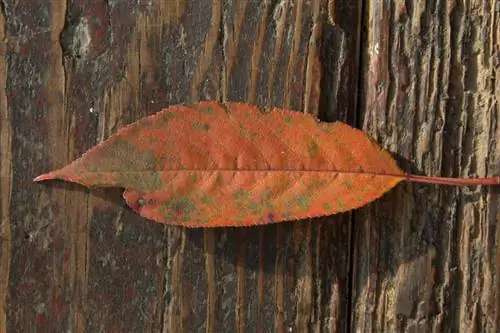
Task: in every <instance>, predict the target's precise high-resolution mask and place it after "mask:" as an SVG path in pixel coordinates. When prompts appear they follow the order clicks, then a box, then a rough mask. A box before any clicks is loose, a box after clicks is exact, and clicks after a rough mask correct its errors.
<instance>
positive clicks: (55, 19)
mask: <svg viewBox="0 0 500 333" xmlns="http://www.w3.org/2000/svg"><path fill="white" fill-rule="evenodd" d="M66 6H67V2H66V1H65V0H61V1H56V2H53V3H51V8H50V9H51V11H52V15H51V33H50V41H51V44H50V45H51V47H50V51H49V54H48V57H49V61H50V65H49V67H48V72H49V73H50V74H49V75H50V76H49V79H48V82H47V88H46V89H47V90H46V92H45V95H46V98H47V110H46V111H47V114H48V118H49V124H51V126H50V127H49V138H50V141H49V142H48V143H46V144H47V145H48V146H49V147H51V148H52V149H49V150H46V151H50V152H51V153H50V157H49V158H50V160H51V162H52V163H51V166H52V168H57V167H61V166H63V165H65V164H67V163H69V162H70V161H71V160H72V158H73V155H74V150H73V149H74V141H73V140H72V139H71V137H70V131H71V125H72V119H71V117H72V116H74V114H73V113H72V110H68V109H67V105H66V103H65V102H66V84H67V83H68V81H69V80H70V78H68V77H67V75H66V72H65V68H64V67H63V50H62V49H61V45H60V44H59V43H57V41H58V39H59V36H60V34H61V32H62V31H63V28H64V23H65V17H66ZM58 110H64V111H63V112H58ZM78 196H79V197H80V198H79V199H80V200H78V201H77V202H75V201H73V200H75V199H74V198H73V199H70V198H68V197H67V191H66V190H65V189H56V190H54V191H53V192H52V195H51V198H50V200H51V201H52V200H53V201H55V202H57V203H58V204H59V205H61V208H62V211H63V213H62V214H60V215H59V216H58V217H57V218H56V219H55V220H54V223H55V226H54V231H55V232H54V236H53V241H54V243H55V244H59V246H57V247H55V248H54V252H53V253H52V256H53V258H52V260H53V264H54V269H53V271H52V274H53V275H52V283H51V290H50V294H49V295H48V296H49V297H50V298H51V299H53V300H54V301H53V302H49V303H48V308H49V309H48V311H49V313H50V317H51V320H50V324H49V327H50V328H51V330H57V329H56V327H67V326H68V325H69V322H70V321H74V322H75V329H76V328H78V329H80V330H82V329H83V327H79V324H82V323H81V322H80V321H79V320H78V312H79V310H80V309H77V308H75V306H78V305H79V304H76V303H69V304H68V303H66V302H65V300H64V298H65V295H64V294H65V292H66V291H67V290H70V291H71V293H75V292H76V290H75V280H76V279H79V278H80V277H79V276H78V275H77V272H76V264H77V263H76V262H75V259H76V258H75V250H76V249H75V245H76V244H75V243H76V242H75V237H78V234H75V233H76V228H75V226H76V225H77V224H78V221H77V219H78V214H74V212H75V211H74V210H73V209H69V211H68V210H66V209H64V207H71V208H73V207H75V206H78V207H79V208H80V207H82V206H81V205H82V199H83V202H85V201H86V200H85V199H84V198H85V196H86V195H85V194H84V193H79V194H78ZM70 202H71V206H70V205H69V203H70ZM84 239H85V238H84ZM76 251H78V252H79V251H80V249H78V250H76ZM83 251H84V252H85V251H86V249H83ZM83 279H85V278H83ZM79 287H80V285H79ZM60 307H62V309H61V308H60ZM70 317H71V319H70Z"/></svg>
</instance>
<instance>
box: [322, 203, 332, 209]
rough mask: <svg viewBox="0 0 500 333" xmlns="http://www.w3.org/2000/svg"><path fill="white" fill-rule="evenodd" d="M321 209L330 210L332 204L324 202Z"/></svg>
mask: <svg viewBox="0 0 500 333" xmlns="http://www.w3.org/2000/svg"><path fill="white" fill-rule="evenodd" d="M323 209H325V210H330V209H332V206H330V204H329V203H328V202H325V203H324V204H323Z"/></svg>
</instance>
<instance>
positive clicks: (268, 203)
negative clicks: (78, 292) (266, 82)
mask: <svg viewBox="0 0 500 333" xmlns="http://www.w3.org/2000/svg"><path fill="white" fill-rule="evenodd" d="M499 178H500V177H495V178H483V179H449V178H439V177H422V176H412V175H406V174H405V173H404V172H403V171H401V170H400V169H399V168H398V167H397V165H396V163H395V162H394V160H393V159H392V157H391V156H390V155H389V153H387V152H386V151H384V150H382V149H381V148H380V147H379V146H378V145H377V144H376V143H375V142H374V141H373V140H372V139H370V138H369V137H368V136H366V135H365V134H364V133H363V132H361V131H359V130H357V129H354V128H352V127H350V126H348V125H346V124H343V123H340V122H336V123H319V122H318V121H317V120H316V119H315V118H314V117H312V116H310V115H306V114H303V113H299V112H293V111H289V110H282V109H274V110H273V111H272V112H270V113H263V112H262V111H260V110H259V109H258V108H257V107H256V106H252V105H248V104H243V103H225V104H219V103H216V102H211V101H207V102H200V103H198V104H196V105H193V106H184V105H176V106H171V107H169V108H167V109H165V110H163V111H160V112H158V113H157V114H155V115H152V116H150V117H147V118H144V119H142V120H140V121H138V122H136V123H134V124H131V125H129V126H127V127H125V128H123V129H121V130H120V131H118V133H116V134H115V135H113V136H111V137H110V138H109V139H108V140H106V141H104V142H103V143H101V144H99V145H97V146H96V147H94V148H92V149H90V150H89V151H88V152H86V153H85V154H84V155H83V156H82V157H81V158H79V159H78V160H76V161H74V162H73V163H71V164H69V165H67V166H66V167H64V168H62V169H59V170H56V171H53V172H50V173H47V174H44V175H41V176H39V177H37V178H35V181H41V180H48V179H62V180H66V181H71V182H75V183H80V184H82V185H85V186H102V187H123V188H125V191H124V193H123V197H124V198H125V200H126V202H127V204H128V205H129V206H130V207H131V208H132V209H133V210H135V211H136V212H137V213H139V214H140V215H142V216H144V217H146V218H148V219H151V220H154V221H157V222H161V223H167V224H175V225H182V226H186V227H219V226H250V225H257V224H267V223H274V222H280V221H285V220H293V219H303V218H307V217H314V216H322V215H331V214H335V213H339V212H344V211H348V210H352V209H355V208H358V207H361V206H363V205H365V204H367V203H369V202H371V201H373V200H375V199H377V198H379V197H380V196H381V195H382V194H384V193H385V192H387V191H388V190H390V189H391V188H392V187H394V186H395V185H396V184H397V183H399V182H400V181H402V180H410V181H419V182H432V183H441V184H451V185H475V184H498V183H500V179H499Z"/></svg>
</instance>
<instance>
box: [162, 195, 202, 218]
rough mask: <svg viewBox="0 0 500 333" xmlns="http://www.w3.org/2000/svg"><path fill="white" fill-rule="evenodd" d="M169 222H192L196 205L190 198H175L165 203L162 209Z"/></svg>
mask: <svg viewBox="0 0 500 333" xmlns="http://www.w3.org/2000/svg"><path fill="white" fill-rule="evenodd" d="M160 209H161V211H162V212H163V214H164V215H165V217H166V219H167V220H170V219H177V220H181V221H187V220H190V219H191V217H192V215H193V213H194V211H195V210H196V205H195V203H194V201H193V200H192V199H191V198H189V197H180V198H173V199H171V200H169V201H166V202H165V203H163V205H162V207H161V208H160Z"/></svg>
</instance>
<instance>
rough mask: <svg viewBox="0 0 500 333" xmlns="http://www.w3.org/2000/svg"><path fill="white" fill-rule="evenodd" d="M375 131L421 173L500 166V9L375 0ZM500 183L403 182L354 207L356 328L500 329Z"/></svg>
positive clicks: (368, 66)
mask: <svg viewBox="0 0 500 333" xmlns="http://www.w3.org/2000/svg"><path fill="white" fill-rule="evenodd" d="M367 3H368V5H367V6H366V8H365V10H366V13H365V15H364V17H365V22H366V24H367V26H368V27H369V29H368V31H367V34H366V36H365V38H364V40H365V43H364V46H363V48H362V54H363V57H364V61H363V64H362V66H361V67H362V73H363V76H362V77H363V84H362V87H363V88H362V89H361V93H362V95H363V96H364V98H363V99H362V101H363V104H364V105H363V108H362V109H363V110H367V113H365V114H364V117H366V118H367V119H368V121H367V122H366V124H367V126H366V127H367V129H368V132H369V133H370V134H371V135H372V136H373V137H374V138H376V140H377V141H378V142H379V143H380V144H382V145H384V146H386V147H387V148H388V149H390V150H391V151H392V152H394V153H395V154H397V155H398V156H399V157H400V162H401V163H400V166H401V167H402V168H403V169H404V170H407V171H411V172H413V173H417V174H418V173H421V174H428V175H442V176H450V177H478V176H485V175H494V174H497V175H498V174H500V140H499V139H500V123H499V120H500V117H499V115H500V111H499V107H498V102H499V100H500V85H499V84H498V80H499V74H500V71H499V61H498V59H499V56H500V40H499V38H498V37H499V35H498V33H499V26H500V22H499V19H500V12H499V8H498V2H497V5H496V6H495V5H494V3H493V2H489V1H466V2H462V1H446V2H441V1H436V2H434V1H430V2H425V1H409V2H408V1H405V2H403V1H394V2H393V3H390V2H383V1H380V2H379V1H373V2H372V1H370V2H367ZM498 193H499V191H498V188H496V189H493V188H481V187H467V188H455V187H438V186H422V185H414V184H403V185H402V186H398V187H397V189H395V191H393V192H391V193H389V194H388V195H386V196H385V197H384V198H383V199H382V200H380V201H379V202H378V203H377V204H374V205H370V206H369V207H366V208H364V209H361V210H358V211H356V212H355V213H354V232H353V234H354V252H353V253H352V258H353V267H354V268H353V295H352V296H353V301H352V304H353V310H352V314H353V317H352V325H351V327H352V328H353V330H359V331H360V332H499V331H500V265H499V264H500V252H499V247H500V228H499V227H498V222H499V221H500V199H499V195H498Z"/></svg>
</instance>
